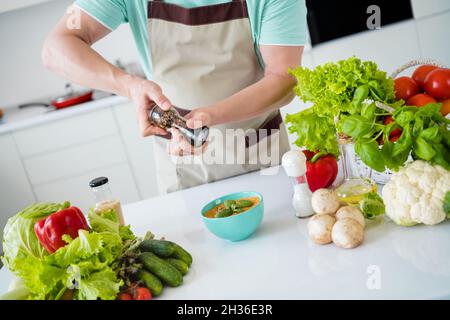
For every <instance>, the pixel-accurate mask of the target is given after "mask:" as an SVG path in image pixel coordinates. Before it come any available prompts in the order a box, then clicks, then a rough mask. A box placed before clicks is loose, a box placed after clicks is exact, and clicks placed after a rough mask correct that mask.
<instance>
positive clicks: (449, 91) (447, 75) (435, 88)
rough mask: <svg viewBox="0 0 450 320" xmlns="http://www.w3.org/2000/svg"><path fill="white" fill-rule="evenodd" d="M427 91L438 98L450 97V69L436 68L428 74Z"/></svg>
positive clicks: (425, 85) (425, 86) (426, 80)
mask: <svg viewBox="0 0 450 320" xmlns="http://www.w3.org/2000/svg"><path fill="white" fill-rule="evenodd" d="M424 88H425V91H426V92H427V93H428V94H429V95H431V96H432V97H434V98H436V99H441V100H442V99H450V69H436V70H434V71H432V72H430V73H429V74H428V76H427V77H426V79H425V84H424Z"/></svg>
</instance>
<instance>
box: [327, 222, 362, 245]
mask: <svg viewBox="0 0 450 320" xmlns="http://www.w3.org/2000/svg"><path fill="white" fill-rule="evenodd" d="M331 238H332V239H333V242H334V244H335V245H336V246H338V247H339V248H344V249H352V248H356V247H357V246H359V245H360V244H361V243H362V242H363V241H364V228H363V226H362V225H361V224H360V223H359V222H358V221H356V220H355V219H350V218H344V219H342V220H338V221H337V222H336V223H335V224H334V226H333V230H332V231H331Z"/></svg>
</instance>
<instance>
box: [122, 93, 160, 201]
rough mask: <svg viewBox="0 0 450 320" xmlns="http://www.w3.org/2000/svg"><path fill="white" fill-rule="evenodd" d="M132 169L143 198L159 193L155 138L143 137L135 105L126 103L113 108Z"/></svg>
mask: <svg viewBox="0 0 450 320" xmlns="http://www.w3.org/2000/svg"><path fill="white" fill-rule="evenodd" d="M113 110H114V115H115V117H116V120H117V123H118V126H119V128H120V134H121V137H122V139H123V142H124V145H125V149H126V153H127V155H128V160H129V163H130V167H131V170H132V172H133V175H134V178H135V180H136V184H137V186H138V190H139V193H140V195H141V197H142V198H143V199H147V198H151V197H155V196H157V195H158V187H157V183H156V165H155V159H154V156H153V139H154V138H143V137H142V136H141V133H140V131H139V126H138V122H137V119H136V113H135V106H134V105H133V104H132V103H130V102H129V103H124V104H120V105H117V106H115V107H114V108H113Z"/></svg>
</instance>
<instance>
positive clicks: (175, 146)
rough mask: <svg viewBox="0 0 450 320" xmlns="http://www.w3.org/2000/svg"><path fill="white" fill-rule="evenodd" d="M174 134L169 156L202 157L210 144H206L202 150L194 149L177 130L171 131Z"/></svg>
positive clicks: (169, 145)
mask: <svg viewBox="0 0 450 320" xmlns="http://www.w3.org/2000/svg"><path fill="white" fill-rule="evenodd" d="M170 132H172V140H170V142H169V144H168V146H167V151H168V152H169V154H171V155H174V156H178V157H184V156H192V155H196V156H198V155H201V154H202V153H203V152H205V149H206V147H207V146H208V142H206V143H204V144H203V146H201V147H200V148H194V147H193V146H192V145H191V144H190V143H189V142H188V141H187V140H186V139H185V138H184V137H183V135H182V134H181V133H180V131H178V130H177V129H171V130H170Z"/></svg>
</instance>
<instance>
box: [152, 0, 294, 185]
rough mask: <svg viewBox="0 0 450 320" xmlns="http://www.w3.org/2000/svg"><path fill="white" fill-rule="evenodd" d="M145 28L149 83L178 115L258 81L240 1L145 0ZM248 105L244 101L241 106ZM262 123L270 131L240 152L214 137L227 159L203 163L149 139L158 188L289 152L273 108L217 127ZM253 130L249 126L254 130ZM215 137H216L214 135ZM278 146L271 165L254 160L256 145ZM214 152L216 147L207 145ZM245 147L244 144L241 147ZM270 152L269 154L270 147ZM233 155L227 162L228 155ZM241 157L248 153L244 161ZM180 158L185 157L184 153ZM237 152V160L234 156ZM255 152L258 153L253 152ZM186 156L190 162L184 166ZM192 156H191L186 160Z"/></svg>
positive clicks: (250, 167) (229, 172) (250, 166)
mask: <svg viewBox="0 0 450 320" xmlns="http://www.w3.org/2000/svg"><path fill="white" fill-rule="evenodd" d="M148 31H149V39H150V40H149V47H150V51H151V62H152V66H153V79H152V80H153V81H155V82H156V83H157V84H158V85H160V86H161V88H162V90H163V92H164V94H165V95H166V96H167V97H168V98H169V99H170V100H171V102H172V104H173V105H175V106H179V107H182V108H183V109H184V110H186V111H185V112H183V110H182V111H181V112H182V113H186V112H188V111H189V110H193V109H195V108H200V107H205V106H209V105H211V104H214V103H216V102H218V101H221V100H223V99H225V98H228V97H230V96H232V95H233V94H235V93H237V92H239V91H241V90H242V89H244V88H246V87H248V86H250V85H252V84H254V83H256V82H257V81H259V80H261V79H262V77H263V76H264V72H263V70H262V68H261V66H260V65H259V62H258V59H257V56H256V52H255V48H254V45H253V38H252V34H251V27H250V20H249V17H248V11H247V4H246V2H245V0H233V1H231V2H227V3H223V4H217V5H210V6H201V7H196V8H191V9H188V8H184V7H181V6H178V5H174V4H170V3H165V2H163V1H156V0H153V1H149V4H148ZM242 107H243V108H245V106H242ZM260 128H263V129H267V130H268V132H267V136H264V134H262V135H257V138H256V141H255V139H254V136H252V138H250V139H249V138H247V140H246V147H245V155H242V152H241V153H239V152H238V151H237V150H236V148H237V147H233V144H232V143H231V144H230V143H229V140H227V141H226V142H225V141H221V142H220V143H219V140H220V139H212V140H210V142H209V145H208V147H207V151H208V150H209V149H210V148H218V147H219V148H221V151H222V152H223V154H224V159H225V157H228V159H227V160H228V161H227V162H226V163H225V164H223V163H217V164H211V163H209V162H207V163H205V161H203V159H202V158H201V157H194V156H193V157H191V158H192V159H186V158H185V157H173V156H170V155H169V154H168V152H167V143H168V141H167V140H166V139H163V138H160V137H157V138H155V139H154V142H155V146H154V152H155V157H156V166H157V168H156V169H157V177H158V187H159V191H160V193H161V194H164V193H168V192H173V191H177V190H181V189H185V188H189V187H193V186H197V185H200V184H204V183H208V182H213V181H216V180H221V179H224V178H227V177H232V176H236V175H240V174H244V173H247V172H251V171H255V170H258V169H261V168H264V167H269V166H273V165H277V164H279V162H280V159H281V156H282V155H283V153H284V152H285V151H287V150H289V142H288V137H287V133H286V129H285V127H284V125H283V123H282V119H281V116H280V113H279V111H278V110H276V111H272V112H269V113H267V114H265V115H263V116H259V117H257V118H254V119H251V120H248V121H241V122H236V123H233V124H227V125H224V126H217V127H214V128H211V131H213V130H218V131H217V132H218V133H222V134H223V135H224V136H225V135H226V134H228V136H229V135H230V132H229V130H227V131H225V130H226V129H243V130H245V131H247V130H250V132H252V131H251V129H260ZM253 132H254V130H253ZM212 136H214V135H213V134H212ZM274 144H276V145H277V147H278V148H276V154H273V155H271V156H273V158H276V161H275V163H273V161H272V163H270V164H268V163H266V162H263V161H259V159H258V161H257V162H256V163H255V162H254V161H253V160H250V159H255V156H257V155H258V150H260V149H261V146H263V148H264V150H266V149H267V150H271V147H272V146H273V145H274ZM211 150H213V149H211ZM241 150H242V149H241ZM269 154H270V152H269ZM230 155H231V158H234V159H235V161H232V162H231V163H230V162H229V160H230V159H229V158H230ZM242 157H245V161H244V163H242V161H240V162H238V160H242ZM181 158H183V159H181ZM237 158H239V159H237ZM257 158H258V157H257ZM186 160H192V161H194V162H192V161H191V163H189V164H186V162H187V161H186ZM188 162H189V161H188Z"/></svg>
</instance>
